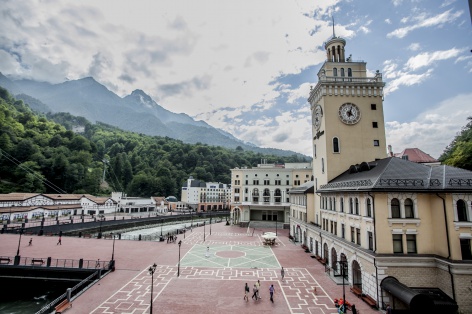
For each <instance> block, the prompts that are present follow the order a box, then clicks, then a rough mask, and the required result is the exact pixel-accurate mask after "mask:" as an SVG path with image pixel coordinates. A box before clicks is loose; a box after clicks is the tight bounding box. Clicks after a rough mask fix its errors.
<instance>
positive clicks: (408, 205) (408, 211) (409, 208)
mask: <svg viewBox="0 0 472 314" xmlns="http://www.w3.org/2000/svg"><path fill="white" fill-rule="evenodd" d="M404 206H405V218H415V211H414V208H413V201H412V200H411V198H407V199H406V200H405V202H404Z"/></svg>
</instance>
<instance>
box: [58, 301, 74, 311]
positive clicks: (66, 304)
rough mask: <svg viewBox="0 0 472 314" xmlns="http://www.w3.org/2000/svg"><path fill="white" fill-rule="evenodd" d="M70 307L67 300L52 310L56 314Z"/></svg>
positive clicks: (70, 304)
mask: <svg viewBox="0 0 472 314" xmlns="http://www.w3.org/2000/svg"><path fill="white" fill-rule="evenodd" d="M70 307H72V303H71V302H69V300H67V299H65V300H64V301H62V302H61V303H59V304H58V305H56V307H55V308H54V309H55V310H56V313H62V312H64V311H65V310H67V309H68V308H70Z"/></svg>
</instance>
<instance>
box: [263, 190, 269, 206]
mask: <svg viewBox="0 0 472 314" xmlns="http://www.w3.org/2000/svg"><path fill="white" fill-rule="evenodd" d="M263 197H264V203H269V201H270V191H269V189H264V194H263Z"/></svg>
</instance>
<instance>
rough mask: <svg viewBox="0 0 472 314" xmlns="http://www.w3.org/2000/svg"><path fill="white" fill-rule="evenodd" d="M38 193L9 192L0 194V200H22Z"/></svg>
mask: <svg viewBox="0 0 472 314" xmlns="http://www.w3.org/2000/svg"><path fill="white" fill-rule="evenodd" d="M37 195H40V194H39V193H9V194H0V201H3V202H7V201H24V200H26V199H29V198H32V197H35V196H37Z"/></svg>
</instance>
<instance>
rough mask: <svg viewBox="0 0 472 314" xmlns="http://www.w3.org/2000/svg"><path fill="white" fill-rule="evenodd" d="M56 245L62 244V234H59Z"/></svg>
mask: <svg viewBox="0 0 472 314" xmlns="http://www.w3.org/2000/svg"><path fill="white" fill-rule="evenodd" d="M56 245H62V237H61V236H59V240H58V241H57V244H56Z"/></svg>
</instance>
